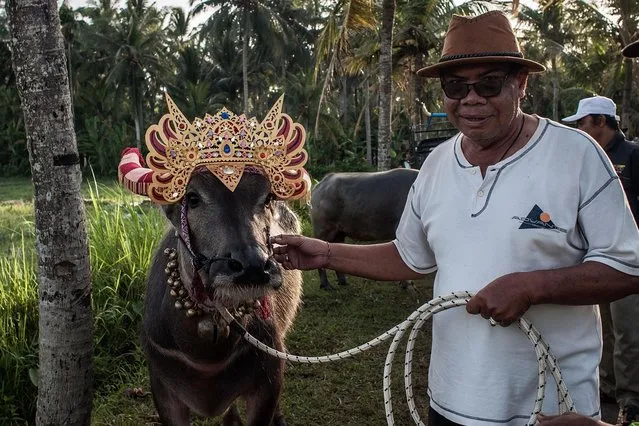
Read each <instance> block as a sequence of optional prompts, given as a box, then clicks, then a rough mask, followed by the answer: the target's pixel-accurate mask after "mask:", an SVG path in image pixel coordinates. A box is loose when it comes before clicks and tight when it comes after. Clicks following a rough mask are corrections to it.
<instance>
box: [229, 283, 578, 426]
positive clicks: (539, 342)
mask: <svg viewBox="0 0 639 426" xmlns="http://www.w3.org/2000/svg"><path fill="white" fill-rule="evenodd" d="M473 296H474V293H471V292H467V291H460V292H454V293H451V294H446V295H443V296H440V297H436V298H434V299H433V300H431V301H429V302H427V303H425V304H423V305H422V306H420V307H419V308H418V309H417V310H415V311H414V312H413V313H412V314H411V315H410V316H409V317H408V318H407V319H406V320H404V321H403V322H402V323H400V324H398V325H396V326H395V327H393V328H391V329H389V330H388V331H386V332H384V333H382V334H381V335H379V336H378V337H375V338H374V339H372V340H370V341H368V342H366V343H364V344H362V345H359V346H357V347H355V348H352V349H348V350H345V351H342V352H339V353H336V354H332V355H324V356H315V357H307V356H299V355H292V354H288V353H285V352H280V351H278V350H276V349H273V348H271V347H269V346H267V345H265V344H264V343H262V342H260V341H259V340H257V339H256V338H255V337H253V336H252V335H251V334H250V333H248V332H247V331H246V330H245V329H244V328H243V327H242V325H241V324H240V323H239V322H237V321H236V320H235V319H234V318H233V316H232V315H231V314H230V313H229V312H228V311H227V310H226V309H225V308H224V307H222V306H218V309H219V310H220V313H221V314H222V315H223V316H224V317H225V318H226V319H227V321H228V322H229V323H230V324H231V327H232V328H233V329H235V331H236V332H238V333H239V334H240V335H241V336H242V337H243V338H244V339H245V340H246V341H247V342H249V343H250V344H251V345H253V346H255V347H256V348H258V349H260V350H262V351H264V352H266V353H267V354H269V355H271V356H274V357H276V358H279V359H284V360H287V361H292V362H298V363H303V364H317V363H327V362H333V361H339V360H343V359H346V358H350V357H352V356H355V355H357V354H359V353H362V352H364V351H367V350H369V349H371V348H374V347H375V346H377V345H379V344H381V343H383V342H385V341H387V340H388V339H390V338H391V337H393V340H392V342H391V344H390V347H389V349H388V352H387V355H386V361H385V364H384V376H383V391H384V410H385V412H386V421H387V424H388V425H389V426H390V425H394V424H395V423H394V417H393V404H392V400H391V371H392V364H393V358H394V356H395V352H396V350H397V346H398V345H399V343H400V342H401V340H402V337H403V336H404V333H405V332H406V330H408V329H409V328H410V327H412V329H411V332H410V335H409V336H408V341H407V343H406V352H405V356H404V390H405V393H406V402H407V403H408V409H409V411H410V414H411V417H412V418H413V421H414V422H415V424H417V425H424V423H423V422H422V420H421V418H420V416H419V413H418V410H417V407H416V405H415V399H414V396H413V385H412V360H413V349H414V346H415V340H416V339H417V333H418V332H419V330H420V328H421V327H422V326H423V324H424V323H425V322H426V321H427V320H428V319H429V318H431V317H432V316H433V315H434V314H436V313H438V312H441V311H444V310H446V309H451V308H455V307H459V306H464V305H466V303H468V301H469V300H470V298H471V297H473ZM488 321H490V322H491V325H495V322H494V320H493V319H492V318H491V319H489V320H488ZM517 326H518V327H519V329H520V330H521V331H522V332H523V333H524V334H525V335H526V336H527V337H528V339H529V340H530V341H531V342H532V344H533V347H534V350H535V353H536V355H537V363H538V378H537V396H536V398H535V401H534V406H533V410H532V413H531V415H530V418H529V419H528V422H527V423H526V425H534V424H536V422H537V414H539V413H540V412H541V408H542V403H543V400H544V395H545V388H546V372H548V373H549V374H550V375H551V376H552V377H553V379H554V381H555V384H556V386H557V396H558V398H557V399H558V402H559V413H560V414H564V413H568V412H575V411H576V410H575V406H574V403H573V401H572V398H571V397H570V394H569V392H568V389H567V387H566V384H565V382H564V380H563V377H562V374H561V370H560V369H559V366H558V365H557V359H556V358H555V356H554V355H553V354H552V352H551V350H550V347H549V346H548V344H547V343H546V342H545V341H544V340H543V339H542V337H541V334H540V333H539V331H538V330H537V329H536V328H535V327H534V326H533V325H532V324H531V323H530V321H528V320H527V319H526V318H523V317H522V318H520V319H519V320H518V321H517Z"/></svg>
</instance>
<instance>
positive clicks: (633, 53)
mask: <svg viewBox="0 0 639 426" xmlns="http://www.w3.org/2000/svg"><path fill="white" fill-rule="evenodd" d="M621 54H622V55H623V56H625V57H626V58H636V57H639V40H635V41H633V42H632V43H630V44H629V45H627V46H626V47H624V48H623V50H622V51H621Z"/></svg>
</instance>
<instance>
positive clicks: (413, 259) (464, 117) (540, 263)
mask: <svg viewBox="0 0 639 426" xmlns="http://www.w3.org/2000/svg"><path fill="white" fill-rule="evenodd" d="M543 70H544V67H543V66H542V65H540V64H538V63H536V62H534V61H531V60H528V59H525V58H524V57H523V55H522V54H521V51H520V49H519V45H518V43H517V39H516V37H515V35H514V33H513V30H512V28H511V26H510V23H509V21H508V18H507V17H506V16H505V15H504V14H502V13H501V12H496V11H493V12H488V13H485V14H483V15H480V16H477V17H470V18H469V17H462V16H454V17H453V19H452V20H451V22H450V25H449V27H448V32H447V33H446V38H445V40H444V48H443V54H442V57H441V59H440V61H439V62H438V63H436V64H434V65H431V66H428V67H426V68H424V69H422V70H420V71H419V73H420V74H421V75H423V76H426V77H433V78H439V80H440V83H441V85H442V89H443V91H444V109H445V112H446V113H447V115H448V118H449V119H450V121H451V122H452V123H453V124H454V125H455V126H456V127H457V128H458V129H459V131H460V133H459V134H457V135H456V136H454V137H453V138H451V139H450V140H449V141H447V142H444V143H443V144H441V145H439V146H438V147H437V148H436V149H435V150H433V151H432V153H431V154H430V155H429V156H428V158H427V159H426V161H425V162H424V164H423V166H422V168H421V170H420V172H419V176H418V177H417V180H416V181H415V184H414V185H413V187H412V189H411V191H410V194H409V197H408V200H407V202H406V206H405V209H404V213H403V215H402V219H401V222H400V224H399V226H398V229H397V235H396V239H395V240H394V241H392V242H389V243H385V244H375V245H366V246H357V245H348V244H328V243H326V242H324V241H319V240H316V239H312V238H306V237H302V236H275V237H274V238H273V242H274V243H275V244H276V246H275V247H274V255H275V258H276V259H277V260H278V261H280V262H281V263H282V264H283V265H284V267H285V268H289V269H292V268H299V269H315V268H318V267H326V268H330V269H335V270H339V271H343V272H345V273H347V274H353V275H360V276H365V277H369V278H373V279H377V280H399V279H419V278H422V277H423V276H424V274H427V273H430V272H433V271H435V270H437V275H436V277H435V284H434V290H433V293H434V295H435V296H439V295H442V294H446V293H450V292H453V291H459V290H468V291H472V292H477V293H476V295H475V296H474V297H473V298H472V299H471V300H470V301H469V303H468V305H467V306H466V311H467V312H468V313H471V314H480V315H481V316H482V317H484V318H491V317H492V318H493V319H494V320H495V321H497V322H498V323H499V324H501V325H502V326H504V327H503V328H502V327H490V325H489V323H488V322H486V321H485V320H483V319H482V318H481V317H479V316H475V315H468V313H467V312H464V310H462V309H449V310H447V311H444V312H441V313H438V314H437V315H435V316H434V318H433V332H432V352H431V361H430V367H429V374H428V395H429V397H430V411H429V424H431V425H455V424H464V425H513V426H514V425H521V424H523V423H525V421H526V420H527V419H528V417H529V416H530V411H532V407H533V404H534V401H535V398H536V391H537V359H536V356H535V352H534V351H533V348H532V347H531V344H530V342H529V341H528V339H527V338H526V336H525V335H524V334H523V333H521V331H520V330H518V329H517V327H508V325H510V324H512V323H513V322H514V321H516V320H517V319H518V318H519V317H521V316H522V315H523V314H524V313H525V314H526V316H527V317H528V318H529V319H530V320H531V321H532V323H533V324H534V325H535V326H536V327H537V328H538V329H539V330H540V332H541V334H542V336H543V338H544V339H545V340H546V341H547V342H548V343H549V345H550V347H551V348H552V350H553V352H554V354H555V355H556V356H557V357H558V360H559V365H560V366H561V369H562V372H563V374H564V379H565V381H566V384H567V386H568V389H569V390H570V393H571V395H572V398H573V400H574V401H575V406H576V409H577V410H578V411H579V412H580V413H582V414H585V415H587V416H589V417H593V418H598V417H599V383H598V377H597V374H596V370H597V365H598V364H599V355H600V348H601V339H600V334H599V327H600V325H599V318H598V313H597V307H596V304H597V303H599V302H602V301H606V302H608V301H612V300H616V299H618V298H621V297H625V296H627V295H628V294H631V293H634V292H638V290H639V280H638V279H637V278H636V276H637V275H639V232H638V231H637V227H636V225H635V223H634V220H633V218H632V214H631V213H630V211H629V209H628V207H627V205H626V202H625V197H624V194H623V191H622V189H621V185H620V184H619V181H618V179H617V177H616V174H615V173H614V170H612V168H611V166H610V163H609V162H608V161H607V159H606V157H605V154H604V153H603V151H602V150H601V148H600V147H599V146H597V145H596V143H594V141H592V140H591V139H590V138H589V137H588V136H586V135H585V134H583V133H582V132H579V131H578V130H575V129H571V128H568V127H565V126H562V125H560V124H557V123H554V122H552V121H550V120H547V119H545V118H541V117H537V116H532V115H528V114H524V113H523V112H522V111H521V110H520V108H519V105H520V100H521V99H522V98H523V97H524V96H525V94H526V84H527V82H528V75H529V73H531V72H542V71H543ZM604 217H605V218H608V217H615V218H616V220H615V221H611V220H602V218H604ZM551 388H552V387H549V389H547V391H546V400H545V403H544V409H545V410H546V411H547V414H550V415H552V414H556V412H557V396H556V395H555V394H554V392H552V391H551Z"/></svg>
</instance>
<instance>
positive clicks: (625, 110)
mask: <svg viewBox="0 0 639 426" xmlns="http://www.w3.org/2000/svg"><path fill="white" fill-rule="evenodd" d="M623 63H624V75H623V92H622V98H621V125H622V126H623V127H627V128H628V136H629V137H634V136H636V135H635V134H633V126H631V125H630V98H631V97H632V78H633V77H632V66H633V64H632V59H630V58H626V59H624V61H623ZM635 128H636V126H635Z"/></svg>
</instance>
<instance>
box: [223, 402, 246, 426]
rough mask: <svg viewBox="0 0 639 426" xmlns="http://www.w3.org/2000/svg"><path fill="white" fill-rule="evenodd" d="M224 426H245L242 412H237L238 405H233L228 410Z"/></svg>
mask: <svg viewBox="0 0 639 426" xmlns="http://www.w3.org/2000/svg"><path fill="white" fill-rule="evenodd" d="M222 426H244V423H242V418H241V417H240V412H239V411H238V410H237V405H235V404H231V406H230V407H229V408H227V409H226V411H225V412H224V416H223V417H222Z"/></svg>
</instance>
